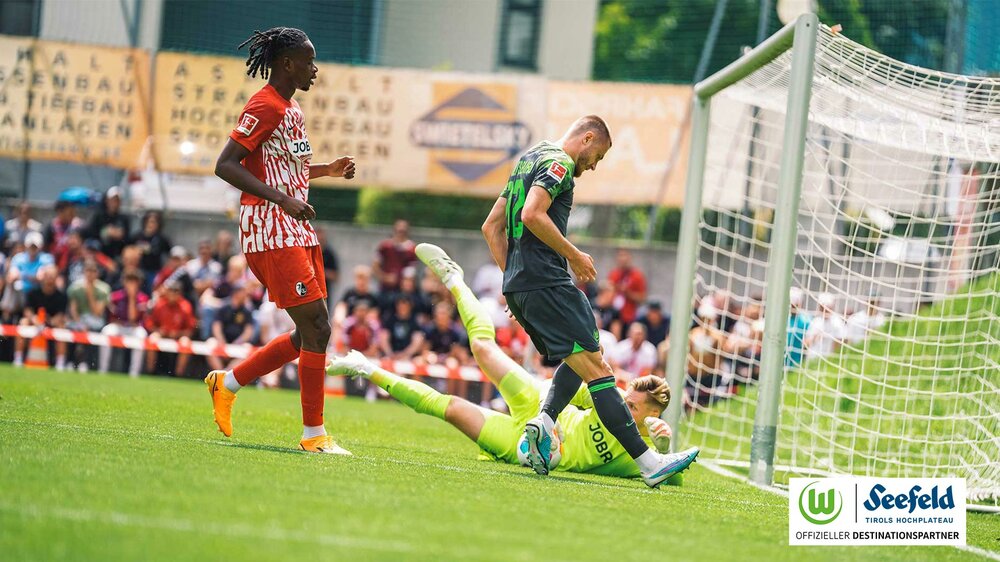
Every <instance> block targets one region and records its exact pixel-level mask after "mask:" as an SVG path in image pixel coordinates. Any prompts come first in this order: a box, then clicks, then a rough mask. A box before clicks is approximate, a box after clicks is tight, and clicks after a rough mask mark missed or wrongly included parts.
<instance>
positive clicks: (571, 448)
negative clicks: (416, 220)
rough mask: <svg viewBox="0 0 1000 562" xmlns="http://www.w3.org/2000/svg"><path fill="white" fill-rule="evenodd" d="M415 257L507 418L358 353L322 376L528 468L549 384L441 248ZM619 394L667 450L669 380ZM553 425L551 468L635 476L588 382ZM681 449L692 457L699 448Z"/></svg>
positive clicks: (427, 248)
mask: <svg viewBox="0 0 1000 562" xmlns="http://www.w3.org/2000/svg"><path fill="white" fill-rule="evenodd" d="M417 256H418V257H419V258H420V260H421V261H423V262H424V263H425V264H427V265H428V266H429V267H430V268H431V270H432V271H433V272H434V273H435V274H436V275H437V276H438V277H440V278H441V280H442V281H443V282H444V283H445V285H446V286H448V288H449V290H450V291H451V293H452V294H453V295H454V296H455V301H456V303H457V305H458V311H459V314H460V315H461V317H462V322H463V323H464V324H465V329H466V331H467V332H468V334H469V343H470V346H471V347H472V353H473V355H474V356H475V358H476V362H477V363H478V364H479V367H480V369H482V371H483V373H485V374H486V376H487V377H488V378H489V380H490V381H491V382H492V383H493V384H495V385H496V387H497V388H498V389H499V390H500V394H501V395H502V396H503V398H504V400H505V401H506V402H507V405H508V406H509V408H510V415H506V414H501V413H499V412H494V411H492V410H487V409H485V408H481V407H479V406H477V405H475V404H472V403H471V402H468V401H467V400H464V399H462V398H459V397H457V396H449V395H446V394H441V393H439V392H437V391H436V390H434V389H433V388H431V387H429V386H427V385H425V384H423V383H421V382H417V381H414V380H409V379H405V378H403V377H400V376H398V375H395V374H393V373H390V372H388V371H386V370H384V369H381V368H379V367H378V366H377V365H375V364H374V363H372V362H371V361H369V360H368V359H367V358H365V357H364V356H363V355H362V354H361V353H359V352H357V351H352V352H350V353H349V354H348V355H347V356H345V357H340V358H337V359H335V360H334V361H333V362H332V363H331V364H330V366H329V367H327V374H330V375H347V376H353V377H358V376H360V377H364V378H366V379H368V380H370V381H372V382H373V383H375V384H377V385H378V386H379V387H381V388H382V389H384V390H385V391H386V392H388V393H389V394H390V395H391V396H392V397H393V398H395V399H396V400H399V401H400V402H402V403H403V404H405V405H407V406H409V407H410V408H412V409H413V410H414V411H416V412H418V413H421V414H427V415H430V416H434V417H436V418H439V419H442V420H445V421H447V422H448V423H450V424H451V425H453V426H455V427H456V428H457V429H458V430H459V431H461V432H462V433H464V434H465V435H466V436H467V437H468V438H469V439H472V440H473V441H475V442H476V444H477V445H479V447H480V449H481V450H482V454H481V455H480V456H481V458H487V459H493V460H499V461H503V462H508V463H511V464H522V465H524V466H527V458H526V456H525V454H526V453H527V448H528V447H527V443H526V442H525V441H524V439H523V435H524V425H525V423H526V422H527V421H528V420H530V419H531V418H532V417H534V416H535V415H537V414H538V409H539V406H540V402H541V397H543V396H545V389H544V387H543V385H544V384H548V383H542V382H540V381H537V380H536V379H534V378H533V377H532V376H531V375H529V374H528V373H527V372H526V371H525V370H524V369H522V368H521V367H520V366H519V365H518V364H517V363H515V362H514V360H513V359H511V358H510V357H508V356H507V355H506V354H505V353H504V352H503V351H502V350H501V349H500V347H499V346H498V345H497V344H496V341H495V340H494V338H495V332H494V327H493V323H492V321H491V320H490V316H489V313H488V312H487V310H486V309H485V308H484V307H483V305H482V304H481V303H480V302H479V301H478V300H477V299H476V297H475V295H473V293H472V291H471V290H470V289H469V287H468V286H466V284H465V282H464V280H463V279H462V270H461V268H459V267H458V265H457V264H455V263H454V262H453V261H452V260H451V259H450V258H448V256H447V255H446V254H445V253H444V252H443V251H442V250H441V249H440V248H438V247H436V246H431V245H429V244H421V245H420V246H418V247H417ZM619 392H621V391H619ZM623 394H624V398H625V402H626V404H627V405H628V407H629V409H630V410H631V412H632V416H633V418H635V419H636V420H641V421H642V422H643V423H642V424H640V430H641V431H642V433H643V434H644V435H646V436H647V437H648V438H649V439H651V441H652V444H653V446H654V447H655V448H656V449H657V450H658V451H660V452H663V453H666V452H668V450H669V446H670V426H668V425H667V423H666V422H664V421H663V420H661V419H659V416H660V414H661V413H662V412H663V409H664V408H666V406H667V402H668V401H669V400H670V388H669V387H668V386H667V384H666V382H664V381H663V379H661V378H659V377H655V376H645V377H640V378H637V379H635V380H633V381H632V382H631V383H630V384H629V388H628V390H627V391H624V392H623ZM557 423H558V426H559V427H560V428H561V431H558V432H557V433H561V436H562V439H561V442H559V440H554V443H553V455H552V461H551V464H552V465H553V466H552V467H551V468H558V470H566V471H571V472H585V473H590V474H602V475H607V476H619V477H622V478H637V477H639V476H640V474H639V467H638V466H637V465H636V464H635V461H634V460H632V458H631V457H630V456H629V455H628V453H626V452H625V449H624V448H623V447H622V446H621V444H619V443H618V441H617V440H615V438H614V437H612V435H611V433H610V432H608V431H606V430H605V429H604V427H603V426H602V425H601V421H600V419H599V418H598V416H597V413H596V412H595V411H594V409H593V402H592V401H591V399H590V394H589V392H588V391H587V387H586V386H584V385H581V386H580V391H579V392H577V394H576V396H574V397H573V400H572V401H571V402H570V406H569V407H568V408H566V410H565V411H563V413H562V414H560V415H559V419H558V420H557ZM680 454H684V455H695V454H697V449H691V450H690V451H685V452H684V453H680ZM560 457H561V458H560ZM680 482H681V475H680V474H677V475H675V476H674V477H672V478H671V479H670V480H668V483H670V484H680Z"/></svg>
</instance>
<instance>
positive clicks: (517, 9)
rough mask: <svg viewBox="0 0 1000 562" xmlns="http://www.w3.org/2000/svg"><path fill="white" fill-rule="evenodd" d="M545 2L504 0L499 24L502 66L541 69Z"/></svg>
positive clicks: (540, 0)
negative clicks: (539, 61) (540, 43)
mask: <svg viewBox="0 0 1000 562" xmlns="http://www.w3.org/2000/svg"><path fill="white" fill-rule="evenodd" d="M541 21H542V0H504V3H503V18H502V20H501V23H500V65H501V66H509V67H515V68H523V69H526V70H536V69H537V68H538V36H539V34H540V29H541Z"/></svg>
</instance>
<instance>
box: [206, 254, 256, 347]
mask: <svg viewBox="0 0 1000 562" xmlns="http://www.w3.org/2000/svg"><path fill="white" fill-rule="evenodd" d="M248 269H249V268H247V260H246V258H245V257H243V256H233V257H231V258H229V262H228V263H227V264H226V275H225V276H224V277H222V278H220V279H219V281H218V282H217V283H216V284H215V286H214V287H212V288H210V289H208V290H207V291H205V292H204V293H202V294H201V298H200V299H199V301H198V320H199V325H200V326H201V338H202V339H208V338H209V337H211V335H212V324H213V323H214V322H215V315H216V313H217V312H218V310H219V309H220V308H222V306H223V305H224V304H225V300H226V299H228V298H229V297H230V296H231V295H232V293H233V288H234V287H242V288H243V289H244V290H245V291H246V293H247V294H246V297H247V306H250V307H254V303H253V302H252V299H251V295H250V290H251V287H250V285H251V283H250V282H249V278H248V276H247V272H248Z"/></svg>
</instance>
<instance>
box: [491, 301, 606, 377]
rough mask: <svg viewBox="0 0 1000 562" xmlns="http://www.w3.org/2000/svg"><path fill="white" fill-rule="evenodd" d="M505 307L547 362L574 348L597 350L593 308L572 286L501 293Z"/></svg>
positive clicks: (564, 356)
mask: <svg viewBox="0 0 1000 562" xmlns="http://www.w3.org/2000/svg"><path fill="white" fill-rule="evenodd" d="M504 296H506V297H507V306H508V307H510V311H511V313H512V314H513V315H514V318H517V321H518V322H520V323H521V326H523V327H524V331H525V332H528V336H530V337H531V343H533V344H535V347H536V348H537V349H538V352H539V353H540V354H541V355H542V357H545V358H546V359H548V361H549V362H550V363H552V362H558V361H562V360H563V359H565V358H566V357H567V356H569V355H572V354H574V353H576V352H578V351H598V350H599V349H600V345H599V344H598V334H597V322H596V321H595V320H594V309H593V308H591V307H590V302H589V301H588V300H587V297H586V296H584V294H583V292H581V291H580V290H579V289H577V288H576V287H574V286H572V285H559V286H557V287H547V288H545V289H535V290H533V291H521V292H515V293H505V295H504Z"/></svg>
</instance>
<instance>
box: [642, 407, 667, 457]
mask: <svg viewBox="0 0 1000 562" xmlns="http://www.w3.org/2000/svg"><path fill="white" fill-rule="evenodd" d="M643 423H645V424H646V431H647V432H649V438H650V439H652V440H653V446H654V447H656V450H657V451H658V452H660V453H664V454H666V453H669V452H670V436H671V435H673V432H672V431H671V430H670V424H668V423H667V422H665V421H663V420H661V419H660V418H654V417H653V416H649V417H647V418H646V419H645V420H643Z"/></svg>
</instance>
